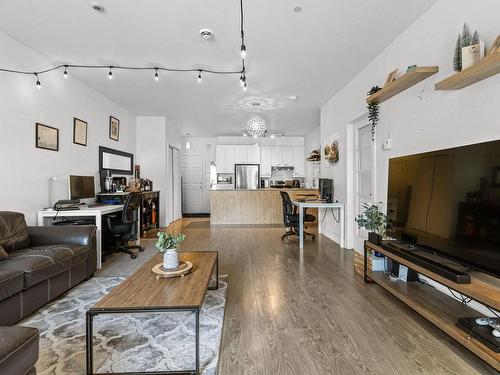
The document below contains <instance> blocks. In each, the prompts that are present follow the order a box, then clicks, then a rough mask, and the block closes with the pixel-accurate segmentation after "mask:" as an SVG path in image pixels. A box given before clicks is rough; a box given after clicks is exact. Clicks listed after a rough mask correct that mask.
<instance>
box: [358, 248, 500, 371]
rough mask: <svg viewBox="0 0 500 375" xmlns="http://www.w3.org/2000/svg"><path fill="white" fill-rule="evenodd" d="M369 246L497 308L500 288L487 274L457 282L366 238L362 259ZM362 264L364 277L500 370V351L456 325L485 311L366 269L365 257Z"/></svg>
mask: <svg viewBox="0 0 500 375" xmlns="http://www.w3.org/2000/svg"><path fill="white" fill-rule="evenodd" d="M370 250H373V251H378V252H379V253H382V254H384V256H386V257H389V258H391V259H393V260H395V261H396V262H398V263H400V264H403V265H405V266H406V267H408V268H410V269H413V270H415V271H416V272H418V273H419V274H422V275H424V276H426V277H428V278H430V279H432V280H434V281H437V282H438V283H440V284H442V285H444V286H447V287H449V288H451V289H453V290H455V291H457V292H459V293H461V294H463V295H464V296H467V297H470V298H472V299H474V300H476V301H478V302H480V303H482V304H484V305H486V306H490V307H491V308H492V309H495V310H499V309H500V288H499V287H498V286H496V285H494V283H490V282H489V279H488V276H487V275H484V274H482V273H480V272H475V273H474V274H472V275H471V283H470V284H457V283H454V282H452V281H450V280H448V279H446V278H444V277H442V276H440V275H438V274H436V273H434V272H432V271H429V270H427V269H425V268H423V267H421V266H419V265H417V264H415V263H412V262H411V261H409V260H407V259H404V258H401V257H399V256H397V255H396V254H393V253H391V252H390V251H388V250H385V249H384V248H382V247H380V246H377V245H374V244H372V243H370V242H368V241H366V242H365V249H364V252H365V254H364V256H365V259H366V257H367V254H368V253H369V251H370ZM367 263H369V262H367ZM363 267H364V270H363V273H364V276H365V281H372V282H375V283H377V284H378V285H379V286H381V287H382V288H384V289H385V290H386V291H388V292H389V293H390V294H392V295H393V296H394V297H396V298H397V299H399V300H400V301H401V302H403V303H404V304H406V305H407V306H408V307H409V308H411V309H412V310H414V311H415V312H417V313H418V314H420V315H421V316H422V317H424V318H425V319H427V320H428V321H430V322H431V323H433V324H434V325H436V326H437V327H438V328H440V329H441V330H442V331H443V332H445V333H446V334H448V335H449V336H451V337H452V338H454V339H455V340H456V341H457V342H458V343H460V344H461V345H463V346H465V347H466V348H467V349H469V350H470V351H472V352H473V353H474V354H476V355H477V356H478V357H480V358H481V359H483V360H484V361H485V362H487V363H488V364H489V365H490V366H492V367H493V368H495V369H496V370H498V371H500V353H495V352H494V351H493V350H492V349H490V348H489V347H487V346H486V345H484V344H483V343H482V342H480V341H479V340H477V339H475V338H474V337H472V336H470V335H469V334H467V333H466V332H465V331H463V330H461V329H460V328H458V327H457V325H456V323H457V322H458V319H459V318H468V317H470V318H472V317H474V318H478V317H484V315H482V314H481V313H479V312H477V311H476V310H474V309H472V308H471V307H469V306H467V305H465V304H463V303H461V302H459V301H457V300H456V299H454V298H452V297H450V296H447V295H446V294H443V293H442V292H440V291H438V290H437V289H435V288H433V287H432V286H430V285H426V284H425V283H419V282H404V281H401V280H392V279H390V278H389V276H387V275H385V273H384V272H380V271H377V272H374V271H370V272H369V271H368V267H369V264H367V265H366V267H365V266H364V261H363Z"/></svg>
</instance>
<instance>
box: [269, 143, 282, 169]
mask: <svg viewBox="0 0 500 375" xmlns="http://www.w3.org/2000/svg"><path fill="white" fill-rule="evenodd" d="M276 165H280V166H281V165H283V149H282V148H281V147H272V148H271V166H276Z"/></svg>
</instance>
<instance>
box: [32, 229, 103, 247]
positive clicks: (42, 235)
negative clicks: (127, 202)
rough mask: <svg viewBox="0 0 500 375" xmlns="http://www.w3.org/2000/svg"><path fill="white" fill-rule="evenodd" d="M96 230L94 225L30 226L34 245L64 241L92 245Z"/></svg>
mask: <svg viewBox="0 0 500 375" xmlns="http://www.w3.org/2000/svg"><path fill="white" fill-rule="evenodd" d="M96 230H97V227H96V226H94V225H88V226H87V225H85V226H83V225H68V226H60V227H58V226H40V227H28V233H29V235H30V239H31V245H32V246H43V245H52V244H62V243H66V244H72V245H83V246H91V245H92V239H93V237H95V232H96Z"/></svg>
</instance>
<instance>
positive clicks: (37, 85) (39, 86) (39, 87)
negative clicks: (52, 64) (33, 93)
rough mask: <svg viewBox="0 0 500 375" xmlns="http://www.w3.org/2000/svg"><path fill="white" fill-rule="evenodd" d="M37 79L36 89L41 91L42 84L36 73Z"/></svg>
mask: <svg viewBox="0 0 500 375" xmlns="http://www.w3.org/2000/svg"><path fill="white" fill-rule="evenodd" d="M35 77H36V88H37V89H38V90H40V89H41V88H42V84H41V83H40V79H39V78H38V74H36V73H35Z"/></svg>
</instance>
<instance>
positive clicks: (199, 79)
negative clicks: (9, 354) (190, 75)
mask: <svg viewBox="0 0 500 375" xmlns="http://www.w3.org/2000/svg"><path fill="white" fill-rule="evenodd" d="M198 83H201V70H199V71H198Z"/></svg>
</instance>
